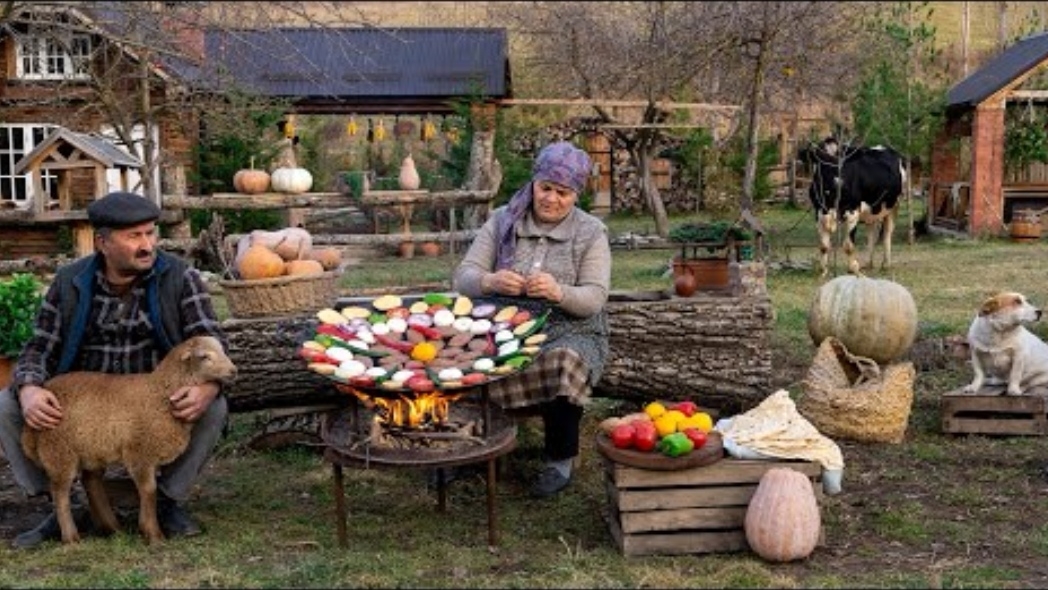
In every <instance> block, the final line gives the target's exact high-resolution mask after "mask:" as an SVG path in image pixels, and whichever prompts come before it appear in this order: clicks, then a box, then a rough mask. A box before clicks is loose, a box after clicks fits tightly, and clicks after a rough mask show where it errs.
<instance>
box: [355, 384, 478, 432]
mask: <svg viewBox="0 0 1048 590" xmlns="http://www.w3.org/2000/svg"><path fill="white" fill-rule="evenodd" d="M352 391H353V394H354V395H356V396H357V397H358V398H359V399H360V400H361V401H363V402H364V403H365V405H367V406H368V407H369V408H371V409H376V410H377V411H376V412H375V419H376V420H377V421H379V422H381V423H384V424H388V425H392V426H401V427H405V428H420V427H422V426H424V425H427V424H443V423H444V422H447V420H448V411H449V408H450V407H451V402H453V401H455V400H457V399H458V398H460V397H461V396H462V395H461V394H459V395H444V394H443V393H441V392H440V391H433V392H430V393H420V394H417V395H416V397H414V398H413V399H412V398H409V397H406V396H403V395H402V396H400V397H399V398H397V399H388V398H384V397H372V396H369V395H367V394H365V393H363V392H361V391H358V390H356V389H353V390H352Z"/></svg>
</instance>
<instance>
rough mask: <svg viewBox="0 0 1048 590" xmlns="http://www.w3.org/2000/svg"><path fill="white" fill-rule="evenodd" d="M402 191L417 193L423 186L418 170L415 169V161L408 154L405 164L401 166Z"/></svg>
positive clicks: (400, 180)
mask: <svg viewBox="0 0 1048 590" xmlns="http://www.w3.org/2000/svg"><path fill="white" fill-rule="evenodd" d="M398 180H399V182H400V189H401V190H405V191H415V190H418V187H419V186H421V184H422V179H421V178H419V175H418V170H416V169H415V160H414V159H413V158H412V157H411V154H408V156H407V157H406V158H404V161H403V163H401V164H400V178H399V179H398Z"/></svg>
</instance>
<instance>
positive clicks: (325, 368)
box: [306, 363, 338, 375]
mask: <svg viewBox="0 0 1048 590" xmlns="http://www.w3.org/2000/svg"><path fill="white" fill-rule="evenodd" d="M306 366H307V367H308V368H309V370H311V371H314V372H316V373H320V374H321V375H334V374H335V370H336V369H338V366H337V365H332V364H331V363H309V364H308V365H306Z"/></svg>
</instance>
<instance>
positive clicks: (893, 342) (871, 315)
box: [808, 275, 917, 364]
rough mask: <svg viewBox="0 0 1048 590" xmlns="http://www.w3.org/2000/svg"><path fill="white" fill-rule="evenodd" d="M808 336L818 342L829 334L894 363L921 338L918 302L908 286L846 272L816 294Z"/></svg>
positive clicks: (883, 361)
mask: <svg viewBox="0 0 1048 590" xmlns="http://www.w3.org/2000/svg"><path fill="white" fill-rule="evenodd" d="M808 334H809V335H810V336H811V339H812V342H814V343H815V345H816V346H818V345H820V344H822V341H823V340H824V339H826V337H828V336H833V337H835V338H837V339H838V340H840V341H841V342H842V343H843V344H844V346H845V347H846V348H847V349H848V352H850V353H852V354H854V355H856V356H862V357H866V358H870V359H873V360H874V361H876V362H878V363H880V364H886V363H889V362H891V361H893V360H895V359H897V358H899V357H900V356H902V355H904V354H906V352H907V351H909V350H910V346H912V345H913V340H914V338H916V336H917V305H916V304H915V303H914V301H913V296H911V295H910V292H909V291H908V290H906V288H905V287H903V286H902V285H900V284H899V283H896V282H894V281H890V280H887V279H874V278H870V277H858V276H855V275H841V276H839V277H836V278H834V279H832V280H830V281H827V282H826V283H824V284H823V285H822V286H821V287H819V289H818V291H816V293H815V297H814V299H813V300H812V303H811V309H810V310H809V312H808Z"/></svg>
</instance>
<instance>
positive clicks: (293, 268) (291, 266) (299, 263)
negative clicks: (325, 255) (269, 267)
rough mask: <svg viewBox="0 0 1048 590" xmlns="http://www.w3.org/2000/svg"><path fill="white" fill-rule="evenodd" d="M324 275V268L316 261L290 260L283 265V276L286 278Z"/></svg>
mask: <svg viewBox="0 0 1048 590" xmlns="http://www.w3.org/2000/svg"><path fill="white" fill-rule="evenodd" d="M323 273H324V266H323V265H322V264H320V262H318V261H316V260H292V261H290V262H288V263H287V264H285V265H284V274H286V275H288V276H305V275H319V274H323Z"/></svg>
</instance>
